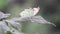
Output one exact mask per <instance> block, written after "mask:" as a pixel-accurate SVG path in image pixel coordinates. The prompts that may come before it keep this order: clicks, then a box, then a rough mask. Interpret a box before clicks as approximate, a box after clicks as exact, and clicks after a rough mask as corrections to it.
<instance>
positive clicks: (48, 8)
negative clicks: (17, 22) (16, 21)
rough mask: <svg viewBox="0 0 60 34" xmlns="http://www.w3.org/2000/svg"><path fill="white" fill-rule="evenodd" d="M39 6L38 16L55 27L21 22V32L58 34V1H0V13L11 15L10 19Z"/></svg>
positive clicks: (59, 16)
mask: <svg viewBox="0 0 60 34" xmlns="http://www.w3.org/2000/svg"><path fill="white" fill-rule="evenodd" d="M37 6H39V7H40V8H41V9H40V12H39V13H38V15H41V16H43V17H44V18H45V19H46V20H47V21H50V22H52V23H54V24H56V27H54V26H52V25H47V24H38V23H31V22H29V21H28V22H22V25H24V26H23V27H22V32H25V33H26V32H27V33H29V34H35V33H38V32H39V34H60V0H0V11H2V12H4V13H11V16H10V18H12V17H17V16H18V15H19V13H20V12H21V11H22V10H23V9H26V8H29V7H37Z"/></svg>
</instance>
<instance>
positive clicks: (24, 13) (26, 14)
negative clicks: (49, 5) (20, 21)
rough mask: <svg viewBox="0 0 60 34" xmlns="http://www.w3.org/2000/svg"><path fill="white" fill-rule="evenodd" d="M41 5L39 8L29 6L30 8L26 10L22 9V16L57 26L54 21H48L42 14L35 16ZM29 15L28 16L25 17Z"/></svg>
mask: <svg viewBox="0 0 60 34" xmlns="http://www.w3.org/2000/svg"><path fill="white" fill-rule="evenodd" d="M39 9H40V8H39V7H37V8H33V9H32V8H29V9H25V10H24V11H22V12H21V13H20V16H21V17H24V19H25V20H31V21H32V22H35V21H36V22H39V23H43V24H52V25H54V26H56V25H55V24H53V23H50V22H48V21H46V20H45V19H44V18H43V17H42V16H35V15H36V14H37V13H38V12H39ZM25 17H27V18H25Z"/></svg>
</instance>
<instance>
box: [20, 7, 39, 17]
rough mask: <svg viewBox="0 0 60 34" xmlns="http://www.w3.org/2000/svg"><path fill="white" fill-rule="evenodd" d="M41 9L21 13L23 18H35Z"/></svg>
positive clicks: (30, 9) (26, 10) (31, 9)
mask: <svg viewBox="0 0 60 34" xmlns="http://www.w3.org/2000/svg"><path fill="white" fill-rule="evenodd" d="M39 9H40V8H39V7H37V8H29V9H25V10H24V11H22V12H21V13H20V16H21V17H30V16H35V15H36V14H37V13H38V12H39Z"/></svg>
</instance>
